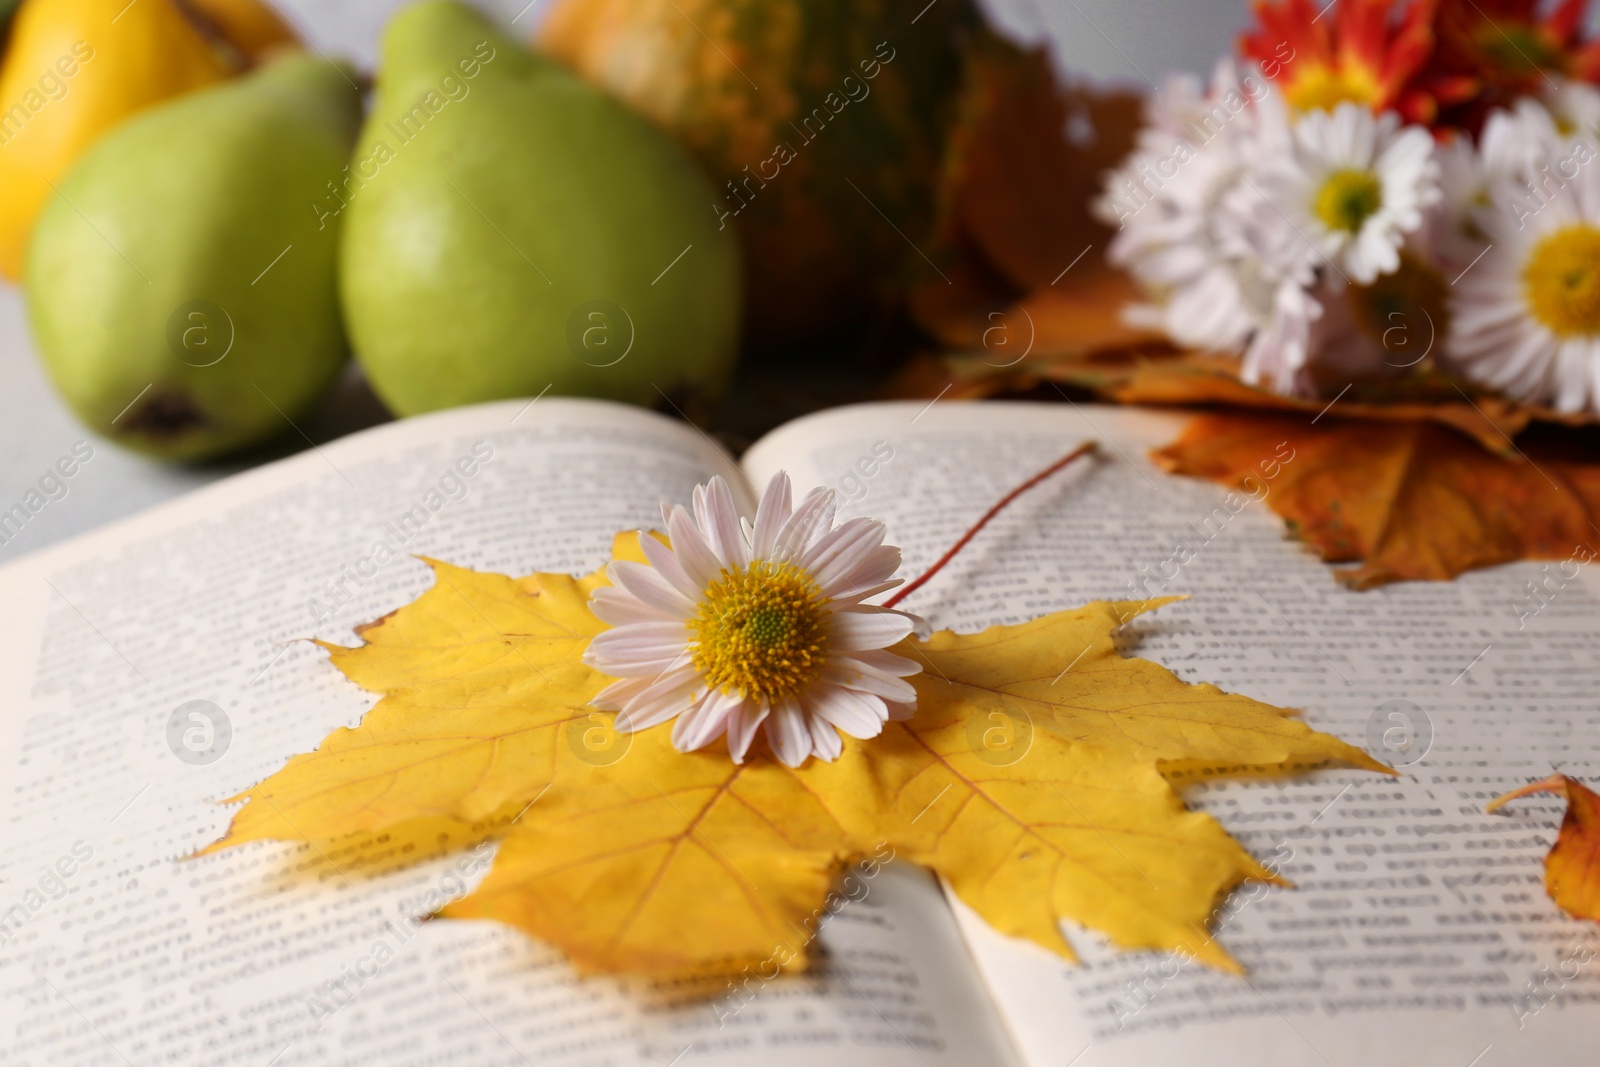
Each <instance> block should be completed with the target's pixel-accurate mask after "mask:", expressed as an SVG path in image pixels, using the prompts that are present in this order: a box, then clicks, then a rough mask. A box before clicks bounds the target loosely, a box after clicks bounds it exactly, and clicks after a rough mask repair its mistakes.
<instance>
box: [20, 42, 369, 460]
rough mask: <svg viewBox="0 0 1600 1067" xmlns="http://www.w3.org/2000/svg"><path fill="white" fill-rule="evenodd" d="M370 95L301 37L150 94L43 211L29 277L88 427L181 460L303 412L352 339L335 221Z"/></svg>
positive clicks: (59, 375)
mask: <svg viewBox="0 0 1600 1067" xmlns="http://www.w3.org/2000/svg"><path fill="white" fill-rule="evenodd" d="M360 122H361V94H360V91H359V90H358V89H357V88H356V86H355V85H354V84H353V82H352V79H351V77H350V75H349V73H348V72H347V71H346V70H344V69H343V68H342V67H339V66H336V65H334V64H333V63H330V62H329V61H327V60H326V59H322V58H318V57H316V56H311V55H306V54H300V53H296V54H291V55H286V56H284V57H282V58H279V59H277V60H274V61H273V62H270V63H268V64H267V65H265V66H263V67H262V68H260V69H259V70H257V71H255V72H254V73H252V74H250V75H247V76H246V77H243V78H240V79H238V80H236V81H232V82H228V83H226V84H223V85H220V86H217V87H214V88H209V89H205V90H201V91H199V92H195V93H192V94H190V95H187V96H183V97H180V98H178V99H176V100H173V101H171V102H169V103H165V104H162V105H159V106H157V107H154V108H151V109H149V110H148V111H144V112H141V113H140V114H139V115H137V116H135V117H134V118H132V119H129V120H128V121H127V122H126V123H124V124H122V125H120V126H118V127H116V128H115V129H113V130H112V131H111V132H110V133H108V134H107V135H106V136H105V137H104V138H103V139H101V140H100V141H98V142H96V143H95V145H94V146H93V147H92V148H91V149H90V150H89V151H88V152H87V153H85V154H84V156H83V158H82V159H81V160H80V161H79V162H78V163H77V164H76V165H75V166H74V168H73V169H72V171H71V172H70V173H69V174H68V175H67V177H66V178H65V179H64V180H63V181H62V183H61V185H60V188H59V189H58V190H57V193H56V195H55V196H54V197H52V199H51V201H50V203H49V204H48V205H47V206H46V208H45V210H44V212H43V214H42V215H41V216H40V219H39V223H38V226H37V228H36V229H35V230H34V234H33V237H32V240H31V242H30V244H29V248H28V255H27V264H26V272H25V280H26V285H27V290H28V311H29V318H30V320H31V322H32V325H33V331H34V336H35V338H36V340H37V342H38V347H39V350H40V352H41V353H42V355H43V357H44V362H45V366H46V368H47V370H48V372H49V374H50V377H51V378H52V379H53V380H54V382H55V385H56V388H57V389H58V390H59V391H60V392H61V394H62V396H63V397H65V399H66V401H67V403H68V404H69V405H70V406H71V407H72V409H73V410H74V411H75V412H76V413H77V415H78V417H79V418H81V419H82V420H83V421H84V423H85V424H87V425H88V426H89V427H90V428H91V429H93V430H95V431H97V432H99V433H102V434H104V435H106V436H107V437H109V438H111V439H112V440H114V441H117V442H118V443H120V444H124V445H127V446H129V447H131V448H135V449H138V450H140V451H144V452H149V453H152V454H154V455H158V456H162V457H165V458H169V459H177V460H198V459H205V458H209V457H213V456H217V455H221V454H223V453H226V452H230V451H234V450H236V449H239V448H242V447H244V446H247V445H250V444H254V443H256V442H259V441H262V440H265V439H267V438H269V437H272V436H275V435H276V434H279V433H283V432H285V431H288V430H289V427H290V424H291V423H292V422H293V421H294V420H295V419H298V418H299V417H300V416H301V415H303V414H304V413H305V412H306V411H307V410H308V409H309V408H310V406H311V405H312V404H314V403H315V402H316V400H317V399H318V397H319V396H320V395H321V394H322V393H323V392H324V391H325V390H326V388H327V387H328V385H329V384H330V383H331V382H332V381H333V379H334V377H335V376H336V375H337V374H338V371H339V369H340V367H341V366H342V365H343V363H344V360H345V358H346V356H347V355H348V345H347V343H346V341H345V337H344V331H343V327H342V324H341V322H340V317H339V303H338V283H337V276H336V260H337V255H338V241H337V237H338V225H337V224H338V220H337V219H335V218H329V217H327V216H326V215H325V214H324V213H321V212H319V211H318V210H317V208H316V205H317V203H318V202H319V201H320V200H321V198H322V197H323V196H324V195H326V194H327V191H328V189H329V188H331V187H333V184H334V183H335V182H337V181H339V180H342V178H343V175H344V169H343V168H344V167H345V166H346V165H347V163H348V161H349V158H350V149H351V146H352V145H353V143H354V141H355V136H356V132H357V128H358V127H359V125H360Z"/></svg>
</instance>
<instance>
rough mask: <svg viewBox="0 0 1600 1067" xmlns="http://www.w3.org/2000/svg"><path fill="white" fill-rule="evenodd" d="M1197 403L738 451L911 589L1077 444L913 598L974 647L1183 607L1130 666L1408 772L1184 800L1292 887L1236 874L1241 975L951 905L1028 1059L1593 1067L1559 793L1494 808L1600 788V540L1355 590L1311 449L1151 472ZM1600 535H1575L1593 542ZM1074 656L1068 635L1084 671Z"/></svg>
mask: <svg viewBox="0 0 1600 1067" xmlns="http://www.w3.org/2000/svg"><path fill="white" fill-rule="evenodd" d="M1182 422H1183V416H1181V415H1178V414H1172V413H1162V412H1151V411H1139V410H1132V409H1110V408H1104V407H1094V406H1075V405H1069V404H1061V405H1041V404H1005V405H1001V404H983V405H963V404H956V403H949V402H944V403H936V404H934V405H925V404H920V403H918V404H884V405H871V406H863V407H858V408H847V409H840V410H836V411H832V412H826V413H823V414H821V415H815V416H811V417H809V418H807V419H804V420H800V421H799V422H796V423H791V424H790V425H788V426H786V427H783V428H781V429H780V430H778V431H777V432H776V433H774V434H772V435H770V436H769V437H768V438H767V439H766V440H764V441H762V442H759V443H758V444H757V445H756V446H755V448H753V449H752V450H751V451H750V452H749V453H748V454H747V455H746V457H745V460H744V466H745V469H746V471H747V473H748V474H749V476H750V478H751V481H752V484H756V485H759V484H760V483H761V482H762V481H763V480H764V479H765V478H767V477H768V476H770V474H771V473H772V472H773V471H774V470H776V469H778V468H780V467H783V468H787V469H788V470H789V471H790V472H791V474H792V475H793V476H794V477H795V478H796V480H797V482H798V483H799V485H801V486H808V485H815V484H826V485H830V486H833V487H834V488H835V489H836V490H838V492H839V494H840V497H841V499H842V501H843V510H844V513H845V514H846V515H851V516H854V515H871V516H875V517H878V518H881V519H883V520H884V521H885V522H887V524H888V526H889V531H890V540H891V542H895V543H898V544H900V545H901V546H902V547H903V548H904V549H905V555H906V564H905V568H904V570H903V572H902V573H903V574H905V575H907V576H915V575H917V574H920V573H921V572H922V570H923V569H925V568H926V567H927V566H929V565H930V564H931V563H932V562H933V561H934V560H935V559H937V558H938V556H939V555H940V554H942V553H943V552H944V551H945V550H946V549H947V548H948V547H949V546H950V545H951V544H952V543H953V542H954V541H955V540H956V539H957V538H958V537H959V536H960V535H961V534H962V533H963V532H964V531H965V530H966V529H967V528H968V527H969V526H970V525H971V524H972V522H973V521H974V520H976V519H977V517H978V516H980V515H981V514H982V513H983V512H984V511H985V510H986V509H987V508H988V507H989V506H991V505H992V504H993V503H994V502H995V501H996V500H998V499H999V498H1000V497H1001V496H1002V495H1004V494H1005V493H1006V492H1007V491H1008V490H1010V489H1011V488H1012V487H1013V486H1015V485H1017V484H1019V483H1021V482H1022V481H1024V480H1025V479H1026V478H1028V477H1029V476H1030V475H1032V474H1033V473H1034V472H1036V471H1038V470H1040V469H1042V468H1044V467H1045V466H1047V465H1048V464H1049V463H1050V462H1052V461H1053V460H1054V459H1056V458H1059V457H1060V456H1062V455H1064V454H1065V453H1066V452H1068V451H1069V450H1070V449H1071V448H1073V447H1074V446H1076V445H1077V444H1078V443H1079V442H1080V441H1082V440H1084V439H1091V438H1092V439H1096V440H1098V441H1100V442H1102V444H1103V447H1102V448H1101V449H1100V455H1099V456H1098V458H1096V459H1095V460H1093V461H1092V462H1088V463H1080V464H1078V465H1076V466H1075V467H1073V468H1070V469H1069V470H1068V471H1066V472H1063V473H1062V474H1060V475H1058V476H1056V477H1055V478H1053V479H1051V480H1050V481H1048V482H1046V483H1045V484H1043V485H1041V486H1040V487H1038V488H1037V489H1035V490H1033V491H1032V492H1031V493H1030V494H1028V495H1026V496H1024V497H1022V498H1021V499H1019V500H1018V501H1017V502H1016V503H1015V504H1013V505H1012V506H1011V508H1010V509H1008V510H1007V511H1006V512H1004V513H1003V514H1001V515H1000V516H999V517H998V518H997V519H996V520H995V521H994V522H993V523H992V524H991V525H990V526H989V527H988V528H987V529H986V530H985V531H984V532H983V533H982V534H981V535H980V536H979V537H978V538H977V539H976V540H975V541H973V542H972V543H971V544H970V545H969V546H968V547H967V548H966V549H965V550H964V551H963V552H962V553H961V555H959V556H958V557H957V558H956V559H955V561H954V562H953V563H952V564H951V565H950V566H949V567H948V568H947V569H946V570H945V571H944V572H942V573H941V574H940V575H939V576H938V577H936V578H935V579H934V580H933V581H932V582H930V583H929V584H928V585H927V586H925V587H924V588H923V589H921V590H919V591H918V592H917V593H915V594H914V595H912V596H911V597H910V598H908V599H907V600H906V601H905V602H904V604H903V605H902V606H903V607H904V608H905V609H906V610H909V611H913V612H917V613H919V614H921V615H923V616H924V617H925V618H926V619H927V620H928V623H929V624H930V626H932V627H934V628H950V629H954V630H957V631H960V632H973V631H977V630H980V629H982V628H984V627H987V626H990V625H994V624H999V623H1020V622H1023V621H1026V620H1029V619H1033V618H1036V617H1038V616H1040V615H1044V614H1047V613H1049V612H1053V611H1057V610H1060V609H1063V608H1068V607H1072V606H1075V605H1078V604H1082V603H1084V602H1086V601H1089V600H1094V599H1143V598H1145V597H1148V596H1162V595H1179V594H1181V595H1186V596H1188V597H1190V598H1191V599H1189V600H1187V601H1184V602H1182V603H1177V604H1172V605H1170V606H1167V607H1163V608H1161V609H1160V610H1159V611H1157V612H1155V613H1153V614H1151V615H1147V616H1143V617H1141V618H1140V619H1139V620H1137V621H1136V622H1134V623H1131V624H1130V625H1129V627H1128V628H1127V631H1128V632H1127V638H1128V642H1129V649H1130V652H1131V653H1132V654H1135V655H1139V656H1143V657H1145V658H1148V659H1152V660H1155V661H1157V662H1160V663H1162V664H1165V665H1166V666H1168V667H1169V668H1171V669H1172V670H1173V671H1175V672H1176V673H1177V674H1178V675H1179V676H1180V677H1182V678H1183V679H1184V680H1186V681H1191V682H1199V681H1208V682H1212V683H1215V684H1217V685H1219V686H1221V687H1222V688H1224V689H1227V690H1230V691H1233V692H1239V693H1243V694H1246V695H1248V696H1251V697H1255V698H1257V699H1260V700H1265V701H1269V702H1271V703H1274V704H1278V705H1281V706H1284V707H1291V708H1299V709H1303V712H1304V717H1305V719H1306V721H1307V722H1309V723H1310V724H1311V725H1312V726H1313V727H1315V728H1317V729H1320V730H1324V731H1327V732H1330V733H1333V734H1335V735H1337V736H1339V737H1341V738H1343V739H1345V740H1347V741H1349V742H1351V743H1352V744H1355V745H1357V746H1360V747H1363V748H1366V749H1367V750H1368V751H1370V752H1372V753H1373V754H1374V755H1375V756H1377V757H1378V758H1379V759H1382V760H1384V761H1385V762H1388V763H1390V764H1392V765H1393V766H1395V767H1397V768H1398V769H1399V770H1400V773H1401V777H1399V778H1398V779H1386V778H1383V777H1380V776H1378V775H1375V774H1371V773H1365V772H1350V771H1342V770H1337V769H1330V770H1322V771H1317V772H1314V773H1309V774H1302V775H1297V776H1295V777H1292V778H1286V779H1281V780H1211V781H1209V782H1197V783H1194V784H1191V785H1189V786H1188V787H1187V788H1185V789H1184V797H1185V799H1186V801H1187V802H1188V803H1189V804H1190V806H1191V807H1193V808H1196V809H1198V810H1202V811H1206V812H1209V813H1210V814H1212V815H1214V816H1215V817H1216V818H1217V819H1219V820H1220V821H1221V823H1222V824H1223V826H1224V827H1226V828H1227V829H1228V831H1229V832H1230V833H1232V834H1233V835H1234V836H1235V837H1236V838H1237V839H1238V840H1239V841H1241V842H1242V843H1243V844H1244V846H1245V847H1246V848H1247V849H1249V850H1250V851H1251V853H1252V854H1253V855H1255V856H1256V857H1257V859H1259V860H1260V861H1261V862H1262V863H1264V864H1265V865H1266V866H1268V867H1269V868H1270V869H1274V870H1277V871H1279V872H1280V873H1281V874H1282V875H1283V876H1284V877H1286V878H1288V879H1290V880H1291V881H1293V882H1294V884H1295V885H1296V887H1297V888H1295V889H1293V890H1286V889H1277V888H1269V887H1266V886H1263V885H1252V886H1247V887H1243V888H1241V889H1240V890H1238V891H1236V892H1235V893H1234V894H1233V895H1232V897H1231V898H1230V899H1229V900H1228V901H1227V903H1226V905H1225V907H1224V909H1223V910H1222V911H1221V912H1220V914H1219V915H1218V918H1217V922H1216V927H1217V933H1218V937H1219V939H1220V940H1221V942H1222V944H1223V946H1224V947H1225V948H1227V949H1228V950H1229V951H1230V952H1232V953H1233V954H1234V956H1235V957H1236V958H1237V959H1238V960H1239V961H1240V962H1241V963H1242V964H1243V965H1244V966H1245V967H1246V968H1248V976H1247V977H1244V978H1237V977H1231V976H1229V975H1225V974H1219V973H1213V972H1210V971H1207V970H1204V969H1202V968H1200V967H1198V966H1196V965H1193V964H1189V963H1186V962H1185V961H1184V960H1182V959H1180V958H1178V957H1175V956H1173V955H1171V954H1166V953H1151V952H1144V953H1134V954H1118V953H1115V952H1113V951H1110V950H1109V948H1108V946H1107V944H1106V943H1105V941H1104V940H1103V939H1102V938H1100V937H1099V936H1098V935H1095V934H1093V933H1092V932H1089V931H1085V930H1081V929H1068V930H1067V931H1066V936H1067V937H1068V939H1069V941H1070V942H1072V943H1073V944H1074V946H1075V947H1076V948H1077V949H1078V951H1079V953H1080V955H1081V956H1082V957H1083V961H1084V962H1083V963H1082V965H1081V966H1075V965H1070V964H1068V963H1066V962H1064V961H1063V960H1061V959H1058V958H1055V957H1054V956H1052V955H1050V954H1049V953H1046V952H1045V951H1043V950H1042V949H1038V948H1036V947H1034V946H1033V945H1031V944H1027V943H1023V942H1020V941H1015V940H1011V939H1008V938H1005V937H1002V936H1000V935H998V934H996V933H994V932H993V931H992V930H991V929H990V928H988V927H987V926H986V925H985V924H984V923H983V921H982V920H981V919H979V918H978V917H977V916H976V915H975V914H974V913H972V912H971V911H970V910H968V909H967V908H966V907H965V906H964V905H961V904H959V902H957V903H956V905H955V907H956V910H957V913H958V915H959V917H960V919H961V922H962V925H963V929H964V930H965V931H966V933H967V935H968V937H969V941H970V944H971V946H972V950H973V952H974V954H975V956H976V957H977V959H978V961H979V962H980V964H981V966H982V968H983V970H984V973H985V975H986V977H987V980H988V984H989V988H990V990H991V992H992V994H993V995H994V997H995V999H996V1001H997V1002H998V1003H999V1004H1000V1006H1001V1010H1002V1012H1003V1013H1004V1014H1005V1015H1006V1017H1007V1019H1008V1020H1009V1022H1010V1024H1011V1026H1012V1028H1013V1032H1014V1033H1015V1035H1016V1037H1017V1040H1018V1043H1019V1045H1020V1046H1021V1047H1022V1048H1023V1051H1024V1053H1025V1055H1026V1058H1027V1060H1028V1062H1029V1063H1031V1064H1034V1065H1037V1067H1044V1065H1047V1064H1049V1065H1057V1067H1062V1065H1067V1064H1073V1065H1075V1067H1135V1065H1137V1067H1164V1065H1168V1064H1172V1065H1177V1064H1181V1065H1183V1067H1221V1065H1224V1064H1226V1065H1229V1067H1258V1065H1259V1067H1281V1065H1285V1064H1316V1065H1323V1064H1328V1065H1339V1067H1343V1065H1345V1064H1351V1065H1355V1064H1360V1065H1363V1067H1402V1065H1404V1067H1413V1065H1415V1064H1419V1063H1427V1064H1439V1065H1445V1067H1468V1065H1469V1064H1470V1065H1476V1067H1498V1065H1509V1064H1523V1063H1533V1062H1546V1063H1551V1064H1575V1063H1587V1062H1590V1061H1591V1060H1592V1051H1591V1050H1592V1048H1593V1034H1594V1032H1595V1029H1596V1026H1597V1025H1600V1011H1596V1009H1595V1005H1596V1002H1597V1000H1600V966H1597V965H1596V964H1595V962H1594V961H1595V959H1596V956H1597V954H1600V931H1597V930H1596V928H1595V927H1594V926H1593V925H1592V924H1589V923H1582V922H1576V921H1573V920H1571V919H1568V918H1566V917H1565V916H1564V915H1562V913H1561V912H1560V911H1559V910H1558V909H1557V908H1556V907H1555V905H1554V904H1553V903H1552V902H1551V901H1550V900H1549V899H1548V897H1547V896H1546V894H1545V891H1544V885H1543V869H1542V863H1543V858H1544V855H1545V852H1546V850H1547V849H1548V847H1549V845H1550V844H1551V842H1552V841H1553V839H1554V834H1555V831H1556V829H1557V827H1558V826H1559V823H1560V818H1561V806H1562V805H1561V802H1560V801H1559V800H1556V799H1555V798H1550V799H1548V800H1538V799H1530V800H1529V801H1526V802H1522V803H1519V804H1517V805H1515V807H1514V808H1513V809H1512V811H1511V812H1510V814H1509V815H1497V816H1494V817H1489V816H1485V815H1484V814H1483V806H1484V804H1485V803H1486V802H1487V801H1488V800H1490V799H1491V798H1493V797H1494V796H1496V795H1497V794H1499V793H1501V792H1503V791H1505V790H1508V789H1511V788H1513V787H1515V786H1518V785H1521V784H1523V783H1526V782H1528V781H1531V780H1533V779H1536V778H1542V777H1544V776H1546V775H1548V774H1550V773H1551V772H1552V771H1553V770H1561V771H1565V772H1567V773H1570V774H1573V775H1575V776H1578V777H1585V776H1593V775H1595V774H1596V773H1597V772H1600V760H1597V758H1596V756H1597V751H1596V745H1595V741H1594V738H1595V736H1596V734H1595V729H1596V719H1597V713H1596V711H1595V700H1594V694H1595V692H1596V689H1597V683H1600V645H1597V643H1596V640H1595V636H1594V635H1595V634H1596V633H1597V632H1600V600H1597V598H1596V588H1595V586H1594V585H1593V575H1592V574H1591V573H1590V571H1592V570H1593V568H1588V567H1586V566H1585V565H1584V564H1583V563H1582V560H1583V559H1585V558H1592V552H1591V553H1589V554H1588V555H1587V556H1585V555H1584V554H1583V553H1582V552H1578V553H1577V554H1576V555H1575V558H1574V560H1571V561H1567V562H1566V563H1563V562H1561V561H1552V562H1550V563H1549V564H1546V563H1521V564H1516V565H1512V566H1506V567H1499V568H1495V569H1493V570H1488V571H1481V572H1476V573H1472V574H1468V575H1465V576H1463V577H1461V578H1460V579H1458V580H1456V581H1453V582H1448V583H1423V582H1413V583H1405V584H1401V585H1394V586H1389V587H1385V588H1380V589H1375V590H1371V591H1368V592H1360V593H1357V592H1350V591H1348V590H1346V589H1344V588H1343V587H1341V586H1340V585H1339V584H1338V583H1337V582H1336V581H1335V579H1334V577H1333V574H1332V572H1331V571H1330V569H1329V568H1328V567H1327V566H1325V565H1324V564H1322V563H1321V562H1320V561H1319V560H1318V559H1317V558H1316V557H1315V555H1314V554H1313V552H1312V551H1310V550H1309V549H1307V548H1306V547H1305V546H1303V545H1300V544H1297V543H1295V542H1294V541H1291V540H1289V539H1288V538H1287V537H1286V535H1285V532H1284V529H1283V523H1282V521H1281V520H1280V519H1278V518H1277V517H1276V516H1275V515H1273V514H1272V513H1271V512H1270V511H1269V510H1268V508H1267V506H1266V504H1265V503H1263V501H1264V500H1265V499H1267V497H1268V496H1269V495H1270V493H1271V492H1272V489H1273V478H1275V477H1278V476H1281V474H1282V471H1283V469H1284V468H1285V467H1286V466H1288V465H1292V464H1293V463H1294V462H1295V457H1294V455H1293V449H1292V448H1284V449H1282V450H1280V449H1279V448H1278V447H1277V445H1276V443H1268V444H1267V445H1266V446H1264V448H1263V454H1262V457H1261V459H1262V463H1261V471H1262V474H1261V477H1260V478H1259V479H1258V480H1257V484H1256V485H1255V487H1254V489H1253V490H1252V491H1251V492H1250V493H1238V494H1235V495H1233V496H1231V497H1230V495H1229V493H1228V491H1227V490H1225V489H1223V488H1222V487H1220V486H1217V485H1215V484H1212V483H1210V482H1206V481H1201V480H1197V479H1189V478H1180V477H1173V476H1169V475H1166V474H1163V473H1160V472H1158V471H1157V470H1156V469H1155V468H1154V467H1153V466H1152V465H1151V464H1150V463H1149V462H1148V461H1147V460H1146V458H1145V454H1146V452H1147V450H1148V449H1149V448H1150V447H1152V446H1154V445H1158V444H1162V443H1165V442H1166V441H1169V440H1171V439H1172V438H1173V437H1175V436H1176V434H1177V432H1178V429H1179V428H1180V427H1181V425H1182ZM1577 547H1578V546H1574V549H1575V550H1576V549H1577ZM1075 651H1076V650H1074V649H1063V650H1062V667H1063V668H1065V667H1067V666H1068V661H1070V659H1071V658H1072V656H1073V654H1074V652H1075Z"/></svg>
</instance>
